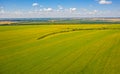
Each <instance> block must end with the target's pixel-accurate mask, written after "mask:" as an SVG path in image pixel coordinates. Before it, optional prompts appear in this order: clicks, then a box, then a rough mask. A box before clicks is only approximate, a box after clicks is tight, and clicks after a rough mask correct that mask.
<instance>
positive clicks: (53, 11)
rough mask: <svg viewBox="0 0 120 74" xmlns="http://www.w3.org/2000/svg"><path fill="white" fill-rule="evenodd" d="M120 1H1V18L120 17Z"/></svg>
mask: <svg viewBox="0 0 120 74" xmlns="http://www.w3.org/2000/svg"><path fill="white" fill-rule="evenodd" d="M119 4H120V0H0V18H26V17H31V18H34V17H35V18H42V17H120V13H119V11H120V8H119V6H120V5H119Z"/></svg>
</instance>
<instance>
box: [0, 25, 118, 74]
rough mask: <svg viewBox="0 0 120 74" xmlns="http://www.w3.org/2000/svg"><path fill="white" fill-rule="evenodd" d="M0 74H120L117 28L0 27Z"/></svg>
mask: <svg viewBox="0 0 120 74" xmlns="http://www.w3.org/2000/svg"><path fill="white" fill-rule="evenodd" d="M0 74H120V24H110V25H109V24H106V25H102V24H101V25H100V24H99V25H97V24H94V25H89V24H84V25H17V26H0Z"/></svg>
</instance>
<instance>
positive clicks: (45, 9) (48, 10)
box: [43, 8, 53, 12]
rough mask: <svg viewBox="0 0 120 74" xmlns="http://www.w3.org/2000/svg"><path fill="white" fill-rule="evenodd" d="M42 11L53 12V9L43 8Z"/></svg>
mask: <svg viewBox="0 0 120 74" xmlns="http://www.w3.org/2000/svg"><path fill="white" fill-rule="evenodd" d="M43 10H44V11H46V12H50V11H53V9H52V8H44V9H43Z"/></svg>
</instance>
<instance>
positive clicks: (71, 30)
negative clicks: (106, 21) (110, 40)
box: [37, 27, 120, 40]
mask: <svg viewBox="0 0 120 74" xmlns="http://www.w3.org/2000/svg"><path fill="white" fill-rule="evenodd" d="M82 30H120V28H105V27H102V28H66V29H65V30H62V31H58V32H52V33H48V34H45V35H43V36H41V37H39V38H37V40H40V39H43V38H46V37H48V36H52V35H55V34H60V33H67V32H74V31H82Z"/></svg>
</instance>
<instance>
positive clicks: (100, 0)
mask: <svg viewBox="0 0 120 74" xmlns="http://www.w3.org/2000/svg"><path fill="white" fill-rule="evenodd" d="M99 4H112V1H108V0H99Z"/></svg>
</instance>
